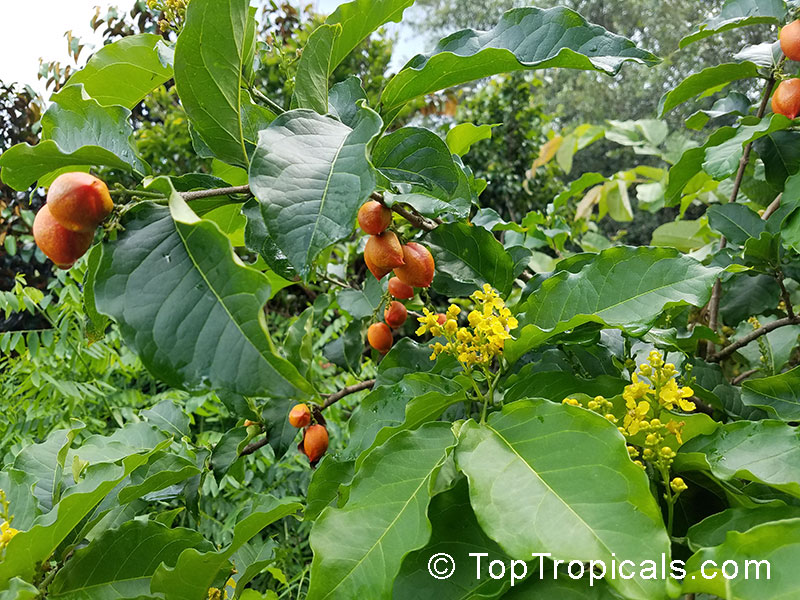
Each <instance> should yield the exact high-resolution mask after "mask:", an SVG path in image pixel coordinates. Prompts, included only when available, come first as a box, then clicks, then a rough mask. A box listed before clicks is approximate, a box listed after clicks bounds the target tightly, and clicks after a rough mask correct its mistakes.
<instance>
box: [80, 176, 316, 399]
mask: <svg viewBox="0 0 800 600" xmlns="http://www.w3.org/2000/svg"><path fill="white" fill-rule="evenodd" d="M161 184H163V182H159V185H161ZM162 191H164V193H169V192H170V190H169V189H167V188H164V189H163V190H162ZM124 226H125V231H124V232H123V233H122V234H121V235H120V236H119V238H118V239H117V241H116V242H115V243H113V244H110V245H108V246H104V251H103V257H102V260H101V262H100V266H99V267H98V271H97V281H96V284H95V285H96V288H95V295H96V302H97V308H98V310H99V311H100V312H102V313H104V314H107V315H109V316H111V317H113V318H114V319H115V320H116V321H117V322H118V323H119V324H120V328H121V330H122V334H123V336H124V337H125V339H126V341H127V342H128V343H129V344H130V345H131V346H132V347H133V348H135V349H136V350H137V352H138V353H139V355H140V356H141V358H142V361H143V362H144V364H145V366H147V368H148V369H149V370H151V371H152V372H153V373H154V374H156V375H157V376H158V377H159V378H161V379H163V380H164V381H166V382H167V383H169V384H170V385H174V386H179V387H186V388H191V389H200V388H212V389H213V388H223V389H228V390H231V391H234V392H237V393H241V394H244V395H249V396H261V397H265V396H272V397H291V396H295V395H297V394H298V393H306V394H308V393H313V390H312V389H311V387H310V385H309V384H308V382H307V381H306V380H305V379H303V378H302V377H301V376H300V374H299V372H298V371H297V369H296V368H295V367H294V365H292V364H291V363H289V362H288V361H287V360H285V359H283V358H281V357H279V356H278V355H277V354H275V352H274V351H273V350H272V347H271V344H270V342H269V338H268V337H267V332H266V326H265V322H264V314H263V312H262V309H263V306H264V304H265V302H266V301H267V299H268V298H269V293H270V288H269V283H268V282H267V279H266V277H265V276H264V275H262V274H261V273H259V272H258V271H256V270H254V269H251V268H249V267H246V266H245V265H243V264H242V263H241V261H240V260H239V259H238V258H237V257H236V256H235V255H234V253H233V250H232V248H231V245H230V242H229V241H228V239H227V238H226V237H225V235H224V234H222V233H221V232H220V231H219V229H218V228H217V226H216V225H214V224H213V223H210V222H208V221H203V220H201V219H198V217H197V216H196V215H195V214H194V213H193V212H192V211H191V209H190V208H189V207H188V205H187V204H186V203H185V202H184V201H183V199H182V198H181V197H180V195H178V194H176V193H174V192H173V193H172V195H171V198H170V207H169V209H167V208H163V207H159V206H156V205H154V204H149V203H147V204H142V205H140V207H137V208H136V209H133V210H131V211H129V212H128V213H127V215H126V218H125V220H124Z"/></svg>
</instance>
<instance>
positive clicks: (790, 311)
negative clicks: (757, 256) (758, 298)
mask: <svg viewBox="0 0 800 600" xmlns="http://www.w3.org/2000/svg"><path fill="white" fill-rule="evenodd" d="M775 279H777V280H778V285H779V286H780V287H781V299H782V300H783V303H784V304H785V305H786V306H785V308H786V315H787V316H788V317H789V318H790V319H794V316H795V315H794V308H792V297H791V296H790V295H789V290H787V289H786V286H785V285H784V284H783V271H778V272H777V273H775Z"/></svg>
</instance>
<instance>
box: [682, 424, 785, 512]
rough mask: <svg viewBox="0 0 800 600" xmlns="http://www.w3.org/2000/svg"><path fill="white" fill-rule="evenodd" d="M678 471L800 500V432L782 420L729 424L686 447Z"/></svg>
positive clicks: (683, 447)
mask: <svg viewBox="0 0 800 600" xmlns="http://www.w3.org/2000/svg"><path fill="white" fill-rule="evenodd" d="M675 468H676V469H677V470H679V471H680V470H682V471H698V470H699V471H710V472H711V473H712V474H713V475H714V476H715V477H717V478H719V479H723V480H731V479H734V478H739V479H744V480H747V481H755V482H757V483H763V484H766V485H769V486H772V487H774V488H776V489H779V490H781V491H784V492H786V493H788V494H791V495H793V496H797V497H800V431H798V430H797V428H796V427H791V426H790V425H787V424H786V423H782V422H780V421H758V422H752V421H737V422H735V423H727V424H725V425H722V426H720V427H719V428H718V429H717V430H716V431H715V432H714V433H712V434H710V435H703V436H698V437H696V438H694V439H692V440H690V441H688V442H687V443H686V444H684V445H683V446H682V447H681V449H680V451H679V452H678V456H677V458H676V459H675Z"/></svg>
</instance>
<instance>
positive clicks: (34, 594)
mask: <svg viewBox="0 0 800 600" xmlns="http://www.w3.org/2000/svg"><path fill="white" fill-rule="evenodd" d="M40 595H41V594H40V593H39V590H38V588H36V587H35V586H33V585H31V584H30V583H28V582H27V581H23V580H22V579H19V578H18V577H14V578H13V579H11V580H10V581H9V582H8V586H7V587H6V588H5V589H4V590H2V591H0V600H36V598H39V597H40Z"/></svg>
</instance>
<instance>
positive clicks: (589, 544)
mask: <svg viewBox="0 0 800 600" xmlns="http://www.w3.org/2000/svg"><path fill="white" fill-rule="evenodd" d="M456 462H457V464H458V467H459V469H461V470H462V471H463V472H464V473H465V474H466V475H467V477H468V478H469V488H470V499H471V502H472V506H473V508H474V510H475V514H476V515H477V517H478V521H479V522H480V523H481V527H482V528H483V530H484V531H485V532H486V534H487V535H489V536H490V537H491V538H492V539H494V540H495V541H496V542H497V543H498V544H499V545H500V547H502V548H503V550H505V551H506V552H507V553H508V554H509V556H511V557H513V558H516V559H520V560H530V559H531V555H532V553H550V554H551V555H552V557H553V558H559V559H565V560H581V561H589V560H603V561H605V562H606V564H610V561H611V559H612V555H616V560H617V561H620V560H624V559H631V560H634V561H636V562H637V564H638V563H639V562H641V561H642V560H645V559H649V560H654V561H657V562H660V560H661V555H662V553H663V554H664V555H666V556H667V557H669V553H670V549H669V540H668V538H667V534H666V530H665V528H664V524H663V521H662V519H661V513H660V510H659V508H658V506H657V504H656V502H655V500H654V499H653V497H652V495H651V494H650V489H649V482H648V480H647V477H646V475H645V474H644V472H643V471H642V470H641V469H640V468H639V467H637V466H636V465H635V464H633V462H632V461H631V460H630V458H629V456H628V452H627V450H626V448H625V440H624V438H623V437H622V436H621V435H620V434H619V431H618V430H617V428H616V427H615V426H614V425H613V424H611V423H609V422H608V421H607V420H605V419H604V418H603V417H601V416H600V415H597V414H594V413H591V412H589V411H587V410H583V409H580V408H575V407H570V406H565V405H562V404H554V403H552V402H548V401H546V400H532V401H531V400H521V401H518V402H514V403H512V404H507V405H505V407H504V408H503V410H502V412H498V413H494V414H492V415H491V416H490V417H489V420H488V422H487V423H486V424H485V425H479V424H478V423H475V422H474V421H468V422H467V423H466V424H465V425H464V426H463V427H462V429H461V432H460V434H459V444H458V447H457V449H456ZM521 523H525V524H526V526H525V527H521V526H520V524H521ZM607 581H608V583H609V584H610V585H611V586H613V587H615V588H616V589H617V591H619V592H620V593H622V594H623V595H624V596H625V597H626V598H631V599H641V600H656V599H659V598H660V599H665V598H666V597H667V595H666V589H665V583H664V581H659V580H648V579H645V578H642V577H639V576H637V577H634V578H632V579H630V580H621V579H620V578H616V579H612V578H608V579H607Z"/></svg>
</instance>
